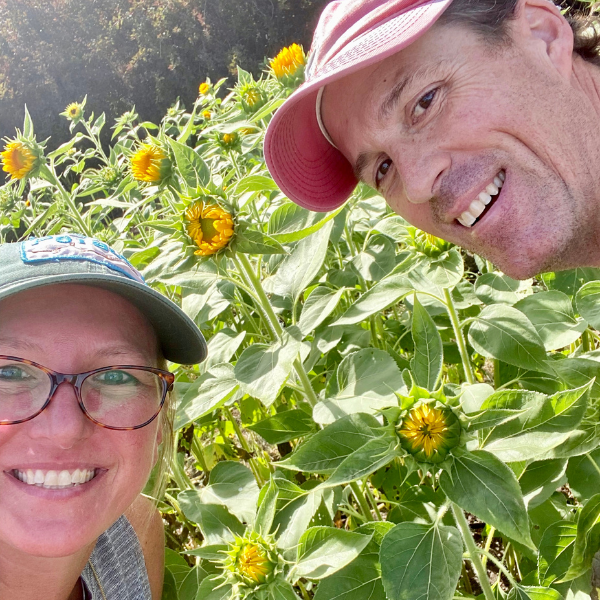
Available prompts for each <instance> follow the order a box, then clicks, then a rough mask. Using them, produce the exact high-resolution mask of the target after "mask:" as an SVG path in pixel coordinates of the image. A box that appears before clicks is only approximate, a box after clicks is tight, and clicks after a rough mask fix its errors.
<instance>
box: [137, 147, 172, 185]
mask: <svg viewBox="0 0 600 600" xmlns="http://www.w3.org/2000/svg"><path fill="white" fill-rule="evenodd" d="M169 166H170V163H169V160H168V159H167V155H166V154H165V153H164V152H163V150H162V148H160V147H159V146H156V145H155V144H142V146H141V147H140V149H139V150H138V151H137V152H136V153H135V154H134V155H133V156H132V157H131V173H132V174H133V176H134V177H135V178H136V179H137V180H138V181H148V182H158V181H161V180H162V179H164V177H165V176H166V174H167V171H168V168H169Z"/></svg>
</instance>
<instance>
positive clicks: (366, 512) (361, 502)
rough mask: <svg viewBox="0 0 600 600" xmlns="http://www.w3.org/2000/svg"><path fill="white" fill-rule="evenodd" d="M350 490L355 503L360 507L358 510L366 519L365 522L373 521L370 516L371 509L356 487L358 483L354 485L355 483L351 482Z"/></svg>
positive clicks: (358, 487)
mask: <svg viewBox="0 0 600 600" xmlns="http://www.w3.org/2000/svg"><path fill="white" fill-rule="evenodd" d="M350 489H351V490H352V493H353V494H354V497H355V498H356V501H357V502H358V504H359V506H360V510H361V511H362V512H363V514H364V516H365V517H367V520H368V521H371V520H372V519H373V515H372V514H371V509H370V508H369V505H368V504H367V499H366V498H365V495H364V494H363V493H362V490H361V489H360V486H359V485H358V483H356V481H353V482H352V483H351V484H350Z"/></svg>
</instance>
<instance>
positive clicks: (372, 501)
mask: <svg viewBox="0 0 600 600" xmlns="http://www.w3.org/2000/svg"><path fill="white" fill-rule="evenodd" d="M364 489H365V491H366V492H367V498H368V499H369V502H370V503H371V506H372V507H373V510H374V511H375V516H376V517H377V520H378V521H383V518H382V516H381V513H380V512H379V507H378V506H377V501H376V500H375V497H374V496H373V492H371V488H370V487H369V479H368V478H367V479H365V485H364Z"/></svg>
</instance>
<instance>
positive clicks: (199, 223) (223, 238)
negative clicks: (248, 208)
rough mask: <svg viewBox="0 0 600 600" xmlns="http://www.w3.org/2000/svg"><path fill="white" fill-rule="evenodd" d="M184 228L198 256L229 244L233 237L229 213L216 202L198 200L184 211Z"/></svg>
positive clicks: (207, 254)
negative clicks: (195, 247)
mask: <svg viewBox="0 0 600 600" xmlns="http://www.w3.org/2000/svg"><path fill="white" fill-rule="evenodd" d="M185 218H186V221H187V224H186V229H187V232H188V235H189V236H190V237H191V238H192V240H193V241H194V243H195V244H196V246H198V250H196V252H195V254H198V255H199V256H210V255H211V254H215V253H216V252H218V251H219V250H221V249H222V248H225V247H226V246H227V244H229V242H230V240H231V238H232V237H233V230H234V224H233V217H232V216H231V213H229V212H227V211H226V210H225V209H224V208H222V207H221V206H219V205H218V204H216V203H211V202H205V201H203V200H200V201H198V202H195V203H194V204H192V205H191V206H190V207H188V209H187V210H186V211H185Z"/></svg>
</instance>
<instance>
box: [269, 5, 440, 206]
mask: <svg viewBox="0 0 600 600" xmlns="http://www.w3.org/2000/svg"><path fill="white" fill-rule="evenodd" d="M450 2H452V0H427V1H425V0H336V1H335V2H331V3H330V4H328V5H327V7H326V8H325V10H324V11H323V14H322V15H321V18H320V19H319V24H318V25H317V29H316V31H315V35H314V38H313V45H312V49H311V52H310V58H309V61H308V65H307V67H306V81H305V83H303V84H302V85H301V86H300V87H299V88H298V89H297V90H296V91H295V92H294V93H293V94H292V95H291V96H290V97H289V98H288V99H287V100H286V101H285V103H284V104H283V105H282V106H281V108H279V110H278V111H277V112H276V113H275V115H274V117H273V119H272V120H271V122H270V123H269V127H268V129H267V133H266V136H265V147H264V151H265V159H266V162H267V166H268V168H269V171H270V172H271V175H272V176H273V179H274V180H275V182H276V183H277V185H278V186H279V187H280V189H281V191H282V192H283V193H284V194H285V195H286V196H287V197H288V198H290V200H293V201H294V202H295V203H296V204H299V205H300V206H303V207H305V208H308V209H310V210H315V211H319V212H327V211H330V210H333V209H335V208H338V207H339V206H341V205H342V204H343V203H344V202H345V201H346V200H347V199H348V198H349V197H350V195H351V194H352V192H353V191H354V188H355V187H356V184H357V183H358V180H357V179H356V175H355V174H354V171H353V169H352V165H351V164H350V162H349V161H348V160H347V159H346V158H345V157H344V155H343V154H342V153H341V152H340V151H339V150H338V149H337V148H335V146H333V145H332V144H331V143H330V142H329V141H328V139H327V137H326V136H325V135H324V133H323V131H322V129H321V126H320V125H319V119H318V118H317V96H318V94H319V90H320V89H322V88H323V87H325V86H326V85H327V84H328V83H331V82H333V81H335V80H337V79H340V78H341V77H344V76H345V75H350V74H351V73H354V72H355V71H359V70H360V69H363V68H365V67H368V66H369V65H372V64H374V63H377V62H380V61H381V60H383V59H384V58H387V57H388V56H391V55H393V54H395V53H396V52H399V51H400V50H402V49H403V48H405V47H406V46H408V45H409V44H411V43H412V42H414V41H415V40H416V39H417V38H419V37H420V36H421V35H422V34H423V33H425V32H426V31H427V30H428V29H429V28H430V27H431V26H432V25H433V24H434V23H435V22H436V21H437V19H438V18H439V16H440V15H441V14H442V13H443V12H444V10H445V9H446V8H447V7H448V5H449V4H450Z"/></svg>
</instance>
